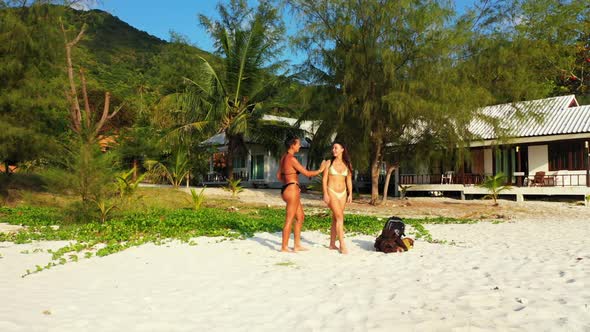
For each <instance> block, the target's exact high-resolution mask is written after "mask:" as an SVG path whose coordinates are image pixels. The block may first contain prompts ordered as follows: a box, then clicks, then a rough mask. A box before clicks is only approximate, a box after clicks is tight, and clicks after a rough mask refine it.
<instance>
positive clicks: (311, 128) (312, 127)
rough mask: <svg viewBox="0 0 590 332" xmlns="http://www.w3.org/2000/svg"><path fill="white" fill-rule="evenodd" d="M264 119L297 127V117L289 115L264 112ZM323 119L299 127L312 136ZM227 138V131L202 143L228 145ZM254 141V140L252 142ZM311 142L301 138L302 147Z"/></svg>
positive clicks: (307, 122) (300, 124)
mask: <svg viewBox="0 0 590 332" xmlns="http://www.w3.org/2000/svg"><path fill="white" fill-rule="evenodd" d="M262 120H263V121H276V122H284V123H286V124H288V125H290V126H292V127H295V125H296V124H297V121H298V120H297V119H293V118H287V117H282V116H276V115H268V114H264V115H263V116H262ZM320 123H321V121H301V122H299V126H298V128H299V129H301V130H304V131H305V132H307V133H308V134H309V136H312V137H313V135H314V134H315V132H316V131H317V130H318V128H319V126H320ZM246 141H249V139H248V138H246ZM227 143H228V142H227V139H226V138H225V133H219V134H216V135H213V136H211V137H209V138H208V139H206V140H205V141H203V142H201V144H202V145H226V144H227ZM251 143H254V142H251ZM309 146H310V144H309V142H308V140H307V139H302V140H301V147H303V148H309Z"/></svg>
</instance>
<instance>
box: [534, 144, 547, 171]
mask: <svg viewBox="0 0 590 332" xmlns="http://www.w3.org/2000/svg"><path fill="white" fill-rule="evenodd" d="M540 171H543V172H547V171H549V150H548V148H547V145H530V146H529V174H535V172H540Z"/></svg>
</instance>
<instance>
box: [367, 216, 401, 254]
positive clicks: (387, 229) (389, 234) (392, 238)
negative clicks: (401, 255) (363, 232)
mask: <svg viewBox="0 0 590 332" xmlns="http://www.w3.org/2000/svg"><path fill="white" fill-rule="evenodd" d="M405 229H406V225H405V224H404V222H403V221H402V219H401V218H399V217H395V216H393V217H389V219H387V221H386V222H385V225H384V226H383V231H381V235H379V236H378V237H377V239H376V240H375V250H377V251H381V252H384V253H390V252H400V251H407V250H408V247H407V246H406V244H405V243H404V241H403V240H402V236H405V235H406V234H405V233H404V231H405Z"/></svg>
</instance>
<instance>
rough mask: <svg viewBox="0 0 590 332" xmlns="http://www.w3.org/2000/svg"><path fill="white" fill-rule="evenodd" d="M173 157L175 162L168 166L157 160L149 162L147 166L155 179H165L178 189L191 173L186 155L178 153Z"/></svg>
mask: <svg viewBox="0 0 590 332" xmlns="http://www.w3.org/2000/svg"><path fill="white" fill-rule="evenodd" d="M172 157H173V158H172V159H173V161H172V162H169V163H167V164H163V163H161V162H158V161H155V160H148V161H146V163H145V165H146V168H147V169H148V173H150V174H151V175H152V176H153V177H156V178H158V177H159V178H165V179H166V180H168V182H169V183H170V184H171V185H172V186H173V187H174V188H178V187H179V186H180V183H181V182H182V180H183V179H184V178H185V177H186V176H187V174H188V173H189V172H190V168H189V167H190V166H189V164H188V158H187V157H186V155H184V154H182V153H180V152H177V153H176V154H175V155H174V156H172Z"/></svg>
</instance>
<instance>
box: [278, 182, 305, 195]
mask: <svg viewBox="0 0 590 332" xmlns="http://www.w3.org/2000/svg"><path fill="white" fill-rule="evenodd" d="M292 184H296V185H297V187H299V183H297V182H289V183H287V184H284V185H283V186H282V187H281V195H282V194H283V193H284V192H285V189H287V187H288V186H290V185H292ZM299 189H301V187H299Z"/></svg>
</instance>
